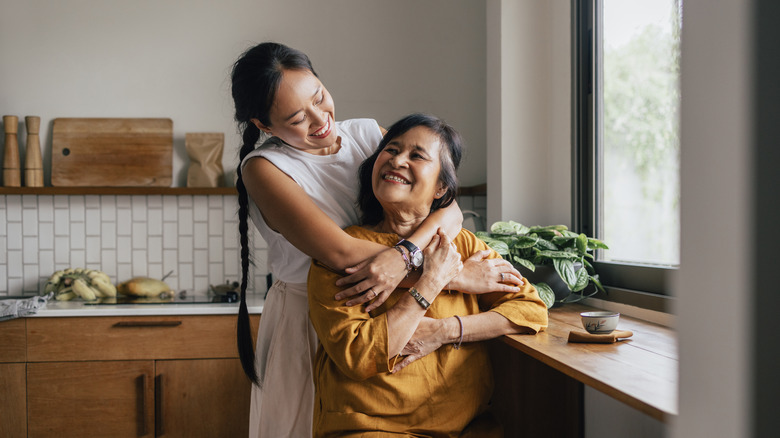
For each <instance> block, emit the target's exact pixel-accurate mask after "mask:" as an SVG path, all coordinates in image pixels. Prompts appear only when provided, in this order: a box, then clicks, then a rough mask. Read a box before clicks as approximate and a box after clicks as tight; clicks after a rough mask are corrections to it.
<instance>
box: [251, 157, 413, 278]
mask: <svg viewBox="0 0 780 438" xmlns="http://www.w3.org/2000/svg"><path fill="white" fill-rule="evenodd" d="M242 175H243V179H244V184H245V186H246V188H247V192H248V193H249V196H250V197H251V198H252V200H253V201H254V203H255V204H256V205H257V207H258V208H259V209H260V212H261V213H262V214H263V219H265V222H266V223H267V224H268V226H269V227H270V228H271V229H273V230H275V231H277V232H278V233H281V234H282V235H283V236H284V237H285V238H286V239H287V240H288V241H289V242H290V243H292V244H293V246H295V247H296V248H298V249H299V250H301V251H302V252H304V253H305V254H306V255H308V256H310V257H311V258H313V259H316V260H319V261H320V262H322V263H324V264H325V265H327V266H329V267H331V268H333V269H336V270H340V271H341V270H344V269H346V268H347V267H349V266H354V265H355V264H357V263H360V262H361V261H363V260H365V259H367V258H369V257H371V256H374V255H376V254H377V253H379V252H380V251H382V250H384V249H387V247H384V246H382V245H379V244H377V243H374V242H369V241H366V240H361V239H355V238H353V237H351V236H349V235H348V234H347V233H345V232H344V231H343V230H342V229H341V228H340V227H339V226H338V225H336V223H335V222H333V220H332V219H331V218H330V217H328V215H326V214H325V213H324V212H323V211H322V210H320V208H319V207H317V205H316V204H315V203H314V201H312V200H311V198H310V197H309V195H307V194H306V192H305V191H304V190H303V189H302V188H301V187H300V186H299V185H298V184H297V183H296V182H295V181H294V180H293V179H292V178H290V177H289V176H288V175H287V174H285V173H284V172H282V171H281V170H279V168H278V167H276V166H274V165H273V163H271V162H270V161H268V160H266V159H265V158H255V159H252V160H249V161H248V162H247V164H246V165H245V167H244V171H243V173H242ZM397 258H398V260H397V262H398V266H402V265H404V264H403V259H401V256H400V255H399V256H398V257H397ZM403 268H405V266H403Z"/></svg>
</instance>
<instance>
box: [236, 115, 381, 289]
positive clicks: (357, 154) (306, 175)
mask: <svg viewBox="0 0 780 438" xmlns="http://www.w3.org/2000/svg"><path fill="white" fill-rule="evenodd" d="M336 135H338V136H339V137H341V149H339V151H338V152H336V153H335V154H331V155H312V154H310V153H307V152H303V151H300V150H298V149H295V148H293V147H292V146H289V145H287V144H286V143H284V142H283V141H282V140H281V139H279V138H277V137H271V138H269V139H268V140H266V141H265V142H264V143H263V144H262V145H261V146H260V147H258V148H257V149H255V150H254V151H252V152H250V153H249V154H248V155H247V156H246V157H245V158H244V160H243V161H242V162H241V166H242V169H243V166H246V163H247V161H248V160H250V159H252V158H255V157H263V158H265V159H267V160H268V161H270V162H271V163H273V165H274V166H276V167H278V168H279V169H280V170H281V171H282V172H284V173H286V174H287V175H289V176H290V178H292V179H293V180H294V181H295V182H296V183H298V185H299V186H301V187H302V188H303V190H304V191H305V192H306V193H307V194H308V195H309V197H311V199H312V200H313V201H314V203H315V204H317V206H318V207H319V208H320V209H322V211H323V212H325V214H327V215H328V216H329V217H330V218H331V219H333V221H334V222H335V223H336V224H337V225H338V226H339V227H341V228H346V227H347V226H350V225H355V224H357V223H358V222H359V219H360V211H359V209H358V206H357V204H356V201H357V196H358V168H359V167H360V164H361V163H362V162H363V160H365V159H366V158H368V157H369V156H370V155H371V154H373V153H374V151H375V150H376V148H377V146H378V145H379V141H380V140H381V139H382V132H381V131H380V129H379V125H378V124H377V122H376V120H373V119H352V120H345V121H342V122H336ZM264 208H273V207H272V206H267V207H264ZM249 215H250V217H251V218H252V221H253V222H254V224H255V227H257V230H258V231H259V232H260V235H261V236H262V237H263V239H264V240H265V242H266V243H267V244H268V269H269V271H270V272H271V273H272V274H273V275H274V278H276V279H278V280H282V281H284V282H287V283H306V278H307V276H308V274H309V265H310V264H311V258H310V257H309V256H307V255H306V254H304V253H303V252H301V251H300V250H298V249H297V248H295V247H294V246H293V245H292V244H291V243H290V242H288V241H287V239H285V238H284V236H282V235H281V234H280V233H277V232H276V231H274V230H272V229H271V228H270V227H268V225H267V224H266V223H265V220H263V216H262V215H261V214H260V210H259V209H258V208H257V205H255V203H254V202H252V201H251V199H250V202H249Z"/></svg>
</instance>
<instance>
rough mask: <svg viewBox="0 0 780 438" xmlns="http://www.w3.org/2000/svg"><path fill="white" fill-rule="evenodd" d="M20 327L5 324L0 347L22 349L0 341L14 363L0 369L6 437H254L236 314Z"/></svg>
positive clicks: (34, 321) (38, 321)
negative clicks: (236, 325)
mask: <svg viewBox="0 0 780 438" xmlns="http://www.w3.org/2000/svg"><path fill="white" fill-rule="evenodd" d="M15 321H18V322H17V323H15V325H14V326H13V327H12V326H10V325H8V326H4V325H3V324H7V323H0V341H7V340H9V339H15V340H16V341H15V342H16V343H17V344H18V343H19V342H21V343H22V348H18V345H17V346H15V347H14V348H11V347H12V345H11V343H5V342H0V361H3V360H5V361H8V358H9V357H13V358H14V359H16V360H18V363H0V411H2V412H3V417H4V418H5V420H4V421H3V422H0V436H3V437H6V436H8V437H17V436H18V437H24V436H28V437H51V436H57V437H62V438H64V437H107V436H110V437H154V436H158V437H214V436H246V435H247V434H248V427H249V397H250V384H249V381H248V380H247V379H246V377H245V376H244V373H243V371H242V369H241V366H240V364H239V360H238V358H237V351H236V346H235V316H234V315H199V316H159V317H157V316H140V317H71V318H27V319H20V320H15ZM258 322H259V315H253V316H252V324H253V327H255V328H256V327H257V325H258ZM20 328H21V330H20ZM20 333H21V335H20ZM6 413H7V414H8V415H6ZM9 418H10V419H11V421H8V419H9Z"/></svg>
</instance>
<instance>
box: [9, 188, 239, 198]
mask: <svg viewBox="0 0 780 438" xmlns="http://www.w3.org/2000/svg"><path fill="white" fill-rule="evenodd" d="M235 194H236V188H235V187H0V195H174V196H177V195H235Z"/></svg>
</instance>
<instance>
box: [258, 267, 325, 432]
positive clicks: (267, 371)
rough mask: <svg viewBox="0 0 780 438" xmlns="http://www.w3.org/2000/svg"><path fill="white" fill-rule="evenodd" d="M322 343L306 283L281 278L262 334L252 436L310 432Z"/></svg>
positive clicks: (268, 300) (270, 298) (262, 319)
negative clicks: (313, 321)
mask: <svg viewBox="0 0 780 438" xmlns="http://www.w3.org/2000/svg"><path fill="white" fill-rule="evenodd" d="M317 345H318V340H317V334H316V333H315V331H314V327H312V325H311V321H310V320H309V301H308V298H307V291H306V284H300V283H284V282H282V281H277V282H276V283H274V285H273V286H272V287H271V289H269V290H268V294H267V295H266V299H265V304H264V305H263V314H262V316H261V317H260V328H259V329H258V334H257V346H256V347H255V348H256V350H255V366H256V367H257V372H258V380H259V383H260V386H255V385H252V400H251V407H250V411H249V437H250V438H282V437H284V438H288V437H293V438H297V437H301V438H306V437H311V435H312V430H311V429H312V417H313V415H314V378H313V376H312V368H313V364H314V355H315V353H316V351H317Z"/></svg>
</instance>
